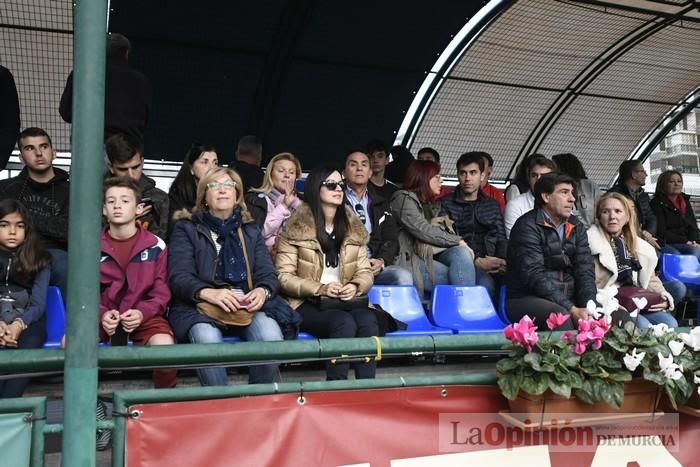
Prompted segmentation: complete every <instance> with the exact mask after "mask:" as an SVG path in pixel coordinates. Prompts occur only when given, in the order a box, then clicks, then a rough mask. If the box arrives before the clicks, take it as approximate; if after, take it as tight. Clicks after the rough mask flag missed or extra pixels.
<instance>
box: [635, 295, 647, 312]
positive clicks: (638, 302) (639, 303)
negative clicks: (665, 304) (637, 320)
mask: <svg viewBox="0 0 700 467" xmlns="http://www.w3.org/2000/svg"><path fill="white" fill-rule="evenodd" d="M632 301H633V302H634V306H636V307H637V309H636V310H635V311H639V310H643V309H644V308H646V307H647V304H648V303H649V302H647V299H646V298H644V297H632Z"/></svg>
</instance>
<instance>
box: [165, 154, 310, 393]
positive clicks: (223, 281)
mask: <svg viewBox="0 0 700 467" xmlns="http://www.w3.org/2000/svg"><path fill="white" fill-rule="evenodd" d="M241 187H242V183H241V178H240V177H239V176H238V174H237V173H236V172H235V171H233V170H232V169H228V168H223V167H219V168H215V169H211V170H210V171H209V172H207V173H206V175H204V177H203V178H202V179H201V180H200V181H199V184H198V185H197V201H196V204H195V207H194V212H193V213H190V212H188V211H185V210H183V211H179V212H178V213H176V218H179V222H177V223H176V224H175V227H174V228H173V233H172V235H171V237H170V245H169V248H168V269H169V271H168V272H169V274H168V275H169V284H170V290H171V291H172V301H171V304H170V312H169V314H168V320H169V321H170V325H171V326H172V328H173V331H174V332H175V335H176V336H177V338H178V340H180V341H188V340H189V341H190V342H192V343H198V344H201V343H218V342H222V341H223V334H235V335H237V336H239V337H241V338H242V339H244V340H247V341H281V340H282V338H283V334H282V330H281V329H280V326H282V328H283V329H284V328H285V327H286V323H285V322H283V321H282V320H280V319H279V317H280V316H281V315H284V314H285V313H286V316H287V317H289V318H296V320H297V321H296V323H293V322H292V323H289V324H290V325H292V326H298V324H299V323H300V321H301V320H300V319H299V318H298V317H297V316H296V314H295V313H294V312H293V310H292V309H291V308H289V306H288V305H287V304H286V303H285V302H284V300H282V299H281V298H279V297H277V296H276V294H277V289H278V288H279V280H278V279H277V271H276V270H275V267H274V266H273V264H272V260H271V259H270V255H269V253H268V252H267V249H266V248H265V245H264V243H263V241H262V237H261V236H260V229H258V227H257V226H256V225H255V223H254V222H253V219H252V218H251V217H250V214H249V213H248V209H247V207H246V204H245V202H244V201H243V198H242V196H243V190H242V188H241ZM239 231H240V232H241V234H242V235H241V236H242V239H243V241H241V236H239ZM244 248H245V252H244ZM246 257H247V258H246ZM246 262H247V265H246ZM249 274H250V275H251V276H252V277H249ZM199 302H207V303H210V304H212V305H216V306H218V307H221V308H223V309H224V310H226V311H229V312H234V311H237V310H246V311H247V312H248V313H251V314H252V315H253V317H252V321H251V323H250V324H249V325H248V326H240V327H239V326H223V325H221V324H220V323H217V322H215V321H214V320H212V319H211V318H209V317H208V316H206V315H204V314H202V313H200V312H199V311H198V310H197V303H199ZM270 316H275V319H273V318H271V317H270ZM278 323H279V324H278ZM197 372H198V374H199V379H200V382H201V383H202V385H203V386H221V385H226V384H227V377H226V370H225V369H223V368H203V369H200V370H197ZM276 374H277V365H274V364H273V365H257V366H253V367H251V368H250V372H249V382H250V383H271V382H273V380H274V378H275V376H276Z"/></svg>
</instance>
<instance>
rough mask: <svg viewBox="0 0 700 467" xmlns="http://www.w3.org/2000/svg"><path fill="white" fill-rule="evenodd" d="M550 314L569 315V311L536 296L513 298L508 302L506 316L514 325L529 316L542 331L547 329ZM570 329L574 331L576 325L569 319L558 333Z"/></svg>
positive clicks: (558, 329)
mask: <svg viewBox="0 0 700 467" xmlns="http://www.w3.org/2000/svg"><path fill="white" fill-rule="evenodd" d="M550 313H561V314H564V315H568V314H569V310H567V309H566V308H564V307H563V306H561V305H559V304H556V303H554V302H550V301H549V300H545V299H544V298H540V297H535V296H528V297H521V298H511V299H510V300H507V301H506V314H507V315H508V319H509V320H510V321H511V322H512V323H517V322H518V321H520V319H521V318H522V317H523V316H525V315H528V316H529V317H530V318H532V321H533V322H534V323H535V325H536V326H537V327H538V328H539V330H540V331H545V330H546V329H547V318H549V314H550ZM570 329H574V324H573V323H572V322H571V320H570V319H568V320H566V322H565V323H564V324H562V325H561V326H559V327H558V328H557V331H568V330H570Z"/></svg>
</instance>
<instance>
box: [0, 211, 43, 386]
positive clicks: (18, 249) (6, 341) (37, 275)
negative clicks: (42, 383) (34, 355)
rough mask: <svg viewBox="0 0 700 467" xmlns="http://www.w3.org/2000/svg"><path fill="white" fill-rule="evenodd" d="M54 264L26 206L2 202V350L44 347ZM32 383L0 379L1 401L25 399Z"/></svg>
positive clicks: (0, 215) (20, 379) (0, 222)
mask: <svg viewBox="0 0 700 467" xmlns="http://www.w3.org/2000/svg"><path fill="white" fill-rule="evenodd" d="M50 264H51V257H50V256H49V253H48V251H47V250H46V248H45V247H44V246H43V243H41V242H40V241H39V239H38V237H37V236H36V234H35V233H34V231H33V229H32V226H31V224H30V217H29V215H28V213H27V211H26V210H25V208H24V206H22V204H20V202H19V201H15V200H13V199H5V200H3V201H0V272H1V274H2V280H1V282H0V284H1V285H0V349H11V348H20V349H37V348H41V346H42V345H44V341H45V340H46V331H45V321H44V308H45V306H46V290H47V288H48V286H49V275H50V272H49V271H50V268H49V266H50ZM28 384H29V378H14V379H8V380H0V398H5V397H21V396H22V393H24V390H25V389H26V387H27V385H28Z"/></svg>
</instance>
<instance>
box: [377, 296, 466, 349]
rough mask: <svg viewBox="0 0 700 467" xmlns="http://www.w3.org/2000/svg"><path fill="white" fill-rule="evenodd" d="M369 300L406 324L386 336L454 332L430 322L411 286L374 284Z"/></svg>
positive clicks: (446, 333)
mask: <svg viewBox="0 0 700 467" xmlns="http://www.w3.org/2000/svg"><path fill="white" fill-rule="evenodd" d="M369 302H370V303H374V304H377V305H379V306H381V307H382V308H383V309H384V310H386V311H387V312H388V313H389V314H390V315H391V316H393V317H394V318H396V319H398V320H400V321H403V322H404V323H406V324H407V326H408V327H407V328H406V329H405V330H403V331H396V332H391V333H388V334H387V337H389V336H420V335H449V334H454V333H453V332H452V330H450V329H445V328H442V327H439V326H434V325H433V324H431V323H430V321H429V320H428V317H427V316H426V315H425V310H424V309H423V303H422V302H421V299H420V297H419V296H418V292H417V291H416V289H415V288H414V287H413V286H410V285H404V286H400V285H395V286H389V285H375V286H374V287H372V288H371V289H370V291H369Z"/></svg>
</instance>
